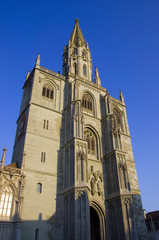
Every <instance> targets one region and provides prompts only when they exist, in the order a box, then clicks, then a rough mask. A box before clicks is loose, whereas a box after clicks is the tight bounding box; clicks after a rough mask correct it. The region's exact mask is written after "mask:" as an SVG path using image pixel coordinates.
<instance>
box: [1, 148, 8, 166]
mask: <svg viewBox="0 0 159 240" xmlns="http://www.w3.org/2000/svg"><path fill="white" fill-rule="evenodd" d="M6 151H7V149H6V147H5V148H4V149H3V155H2V159H1V170H2V169H3V167H4V163H5V157H6Z"/></svg>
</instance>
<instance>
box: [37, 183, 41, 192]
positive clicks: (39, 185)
mask: <svg viewBox="0 0 159 240" xmlns="http://www.w3.org/2000/svg"><path fill="white" fill-rule="evenodd" d="M37 192H38V193H42V184H41V183H37Z"/></svg>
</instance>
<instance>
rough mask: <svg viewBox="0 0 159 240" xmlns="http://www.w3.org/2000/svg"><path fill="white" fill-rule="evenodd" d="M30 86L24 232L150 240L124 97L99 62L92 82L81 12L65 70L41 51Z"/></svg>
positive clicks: (75, 239) (19, 154)
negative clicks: (109, 84)
mask: <svg viewBox="0 0 159 240" xmlns="http://www.w3.org/2000/svg"><path fill="white" fill-rule="evenodd" d="M23 89H24V91H23V97H22V104H21V109H20V114H19V118H18V120H17V132H16V138H15V145H14V151H13V158H12V163H16V164H17V166H18V167H19V169H23V170H22V172H23V174H25V175H24V178H25V185H24V192H23V201H22V203H21V206H22V207H21V214H20V217H19V220H20V221H21V222H22V227H21V234H20V236H21V238H20V239H21V240H28V239H35V240H44V239H46V240H51V239H58V240H62V239H66V240H81V239H83V240H89V239H90V240H95V239H96V240H98V239H99V240H104V239H110V240H116V239H121V240H129V239H130V240H132V239H135V240H136V239H139V240H142V239H143V240H145V239H147V233H146V227H145V222H144V216H143V211H142V204H141V198H140V190H139V186H138V180H137V175H136V167H135V162H134V159H133V153H132V146H131V137H130V133H129V127H128V121H127V115H126V106H125V102H124V98H123V95H122V92H121V93H120V99H119V100H118V99H115V98H113V97H111V96H110V95H109V92H108V91H107V90H106V89H105V88H103V87H102V86H101V80H100V77H99V72H98V69H97V68H96V69H95V79H94V82H93V81H92V59H91V54H90V49H89V45H88V42H85V40H84V37H83V34H82V32H81V29H80V27H79V22H78V19H76V21H75V26H74V29H73V32H72V35H71V38H70V39H69V43H68V45H67V46H65V48H64V53H63V75H61V74H59V73H55V72H53V71H50V70H48V69H46V68H44V67H42V66H40V54H38V57H37V59H36V65H35V67H34V69H33V70H32V72H31V73H30V72H28V74H27V76H26V82H25V84H24V87H23ZM24 152H25V153H26V156H25V165H24V164H23V158H24V157H23V156H24ZM20 176H23V175H22V174H21V175H20ZM10 181H12V179H11V180H10ZM19 192H20V193H21V190H19ZM18 211H19V210H18V209H17V213H18Z"/></svg>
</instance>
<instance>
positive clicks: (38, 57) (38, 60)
mask: <svg viewBox="0 0 159 240" xmlns="http://www.w3.org/2000/svg"><path fill="white" fill-rule="evenodd" d="M37 65H38V66H40V53H39V52H38V56H37V58H36V66H37Z"/></svg>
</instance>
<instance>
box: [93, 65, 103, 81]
mask: <svg viewBox="0 0 159 240" xmlns="http://www.w3.org/2000/svg"><path fill="white" fill-rule="evenodd" d="M94 82H95V84H97V85H101V80H100V78H99V72H98V68H97V67H95V78H94Z"/></svg>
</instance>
